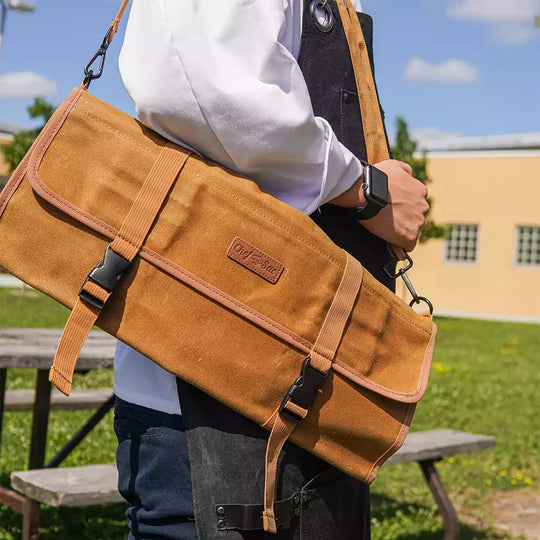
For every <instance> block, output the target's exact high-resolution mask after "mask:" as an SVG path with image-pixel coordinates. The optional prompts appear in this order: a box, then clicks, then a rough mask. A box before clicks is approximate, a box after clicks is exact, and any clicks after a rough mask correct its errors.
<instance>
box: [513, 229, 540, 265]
mask: <svg viewBox="0 0 540 540" xmlns="http://www.w3.org/2000/svg"><path fill="white" fill-rule="evenodd" d="M516 262H517V264H520V265H523V266H540V227H518V228H517V242H516Z"/></svg>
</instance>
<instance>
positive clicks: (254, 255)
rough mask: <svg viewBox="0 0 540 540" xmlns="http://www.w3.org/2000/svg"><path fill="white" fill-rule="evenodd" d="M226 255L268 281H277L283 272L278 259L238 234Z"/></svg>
mask: <svg viewBox="0 0 540 540" xmlns="http://www.w3.org/2000/svg"><path fill="white" fill-rule="evenodd" d="M227 255H228V256H229V257H230V258H231V259H233V260H234V261H236V262H237V263H240V264H241V265H242V266H245V267H246V268H248V269H249V270H251V271H252V272H255V273H256V274H258V275H259V276H261V277H262V278H263V279H266V281H269V282H270V283H277V281H278V279H279V278H280V277H281V274H283V268H284V267H283V265H282V264H281V263H280V262H279V261H276V259H273V258H272V257H270V256H269V255H267V254H266V253H265V252H264V251H261V250H260V249H257V248H256V247H255V246H252V245H251V244H250V243H249V242H246V241H245V240H242V238H239V237H238V236H236V237H235V239H234V240H233V241H232V243H231V245H230V247H229V249H228V250H227Z"/></svg>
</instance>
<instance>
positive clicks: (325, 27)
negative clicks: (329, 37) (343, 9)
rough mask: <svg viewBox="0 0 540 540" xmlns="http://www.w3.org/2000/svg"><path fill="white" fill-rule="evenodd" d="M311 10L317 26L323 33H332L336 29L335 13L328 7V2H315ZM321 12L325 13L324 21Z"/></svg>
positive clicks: (312, 3)
mask: <svg viewBox="0 0 540 540" xmlns="http://www.w3.org/2000/svg"><path fill="white" fill-rule="evenodd" d="M309 10H310V13H311V16H312V17H313V22H314V24H315V26H316V27H317V28H318V29H319V30H320V31H321V32H330V30H332V28H334V13H333V12H332V8H331V7H330V6H329V5H328V0H313V1H312V2H311V6H310V7H309ZM321 11H322V12H323V13H324V19H321V17H320V15H321V14H322V13H321Z"/></svg>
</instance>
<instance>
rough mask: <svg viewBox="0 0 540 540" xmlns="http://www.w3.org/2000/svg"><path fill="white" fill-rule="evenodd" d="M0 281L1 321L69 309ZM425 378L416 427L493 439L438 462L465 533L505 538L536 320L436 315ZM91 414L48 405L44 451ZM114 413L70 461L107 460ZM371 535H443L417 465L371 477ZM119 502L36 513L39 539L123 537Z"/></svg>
mask: <svg viewBox="0 0 540 540" xmlns="http://www.w3.org/2000/svg"><path fill="white" fill-rule="evenodd" d="M12 293H13V291H8V290H2V289H0V326H4V327H11V326H13V327H14V326H39V327H60V326H62V325H63V323H64V322H65V320H66V318H67V315H68V313H67V310H65V309H64V308H62V307H60V306H58V305H57V304H55V303H54V302H52V301H50V300H48V299H47V298H45V297H43V296H42V295H37V296H36V297H21V296H14V295H13V294H12ZM437 322H438V324H439V339H438V343H437V347H436V351H435V358H434V366H433V370H432V375H431V382H430V386H429V388H428V392H427V395H426V397H425V399H424V400H423V401H422V402H421V403H420V405H419V406H418V410H417V414H416V416H415V420H414V423H413V427H412V428H413V430H425V429H434V428H451V429H456V430H463V431H469V432H473V433H482V434H486V435H491V436H493V437H495V438H496V440H497V446H496V448H495V449H493V450H489V451H484V452H478V453H473V454H470V455H460V456H457V457H456V458H450V459H446V460H444V461H443V462H442V463H440V464H439V469H440V472H441V476H442V478H443V481H444V482H445V484H446V485H447V487H448V489H449V492H450V495H451V497H452V500H453V501H454V503H455V504H456V506H457V507H458V509H459V514H460V517H461V518H462V520H464V521H465V522H466V524H463V526H462V530H461V538H464V539H477V538H478V539H499V538H510V537H509V536H507V535H504V534H502V533H497V532H495V531H494V530H492V529H491V528H490V523H491V517H490V514H489V511H488V506H487V503H486V498H487V497H489V496H490V494H492V493H494V492H498V491H504V490H511V489H528V490H531V492H538V485H539V483H540V442H539V438H538V427H539V424H538V411H539V410H540V393H539V392H538V388H539V387H540V369H539V368H540V365H539V364H540V363H539V358H538V356H539V353H538V351H540V328H539V327H538V326H535V325H526V324H510V323H496V322H484V321H470V320H457V319H440V320H438V321H437ZM76 377H77V379H76V381H75V385H74V386H75V387H77V388H83V387H86V388H100V387H105V386H110V385H111V384H112V374H111V373H110V372H106V371H95V372H90V373H88V374H86V375H77V376H76ZM33 384H34V375H33V374H32V373H31V372H30V370H11V372H10V373H9V379H8V387H9V388H11V389H15V388H31V387H32V386H33ZM88 414H89V413H88V412H53V413H52V414H51V420H50V428H49V434H50V438H49V448H48V450H49V456H52V455H53V454H54V450H55V449H58V448H59V447H60V446H61V445H62V444H63V443H64V442H65V441H66V440H68V438H69V437H70V435H71V434H72V433H73V432H74V431H75V430H76V429H77V427H79V426H80V425H81V423H82V422H83V421H84V419H85V418H86V417H87V416H88ZM111 424H112V416H111V415H109V416H107V418H106V419H105V420H104V421H103V422H102V423H101V424H100V425H99V426H98V428H97V429H95V430H94V431H93V432H92V433H91V434H90V435H89V437H88V438H87V439H86V440H85V442H84V443H83V444H82V445H80V446H79V447H78V449H77V450H76V451H75V452H74V453H73V454H71V456H70V457H69V458H68V460H67V461H66V463H65V464H66V465H80V464H88V463H103V462H112V461H113V460H114V451H115V437H114V434H113V431H112V425H111ZM29 436H30V414H29V413H7V414H6V417H5V426H4V438H3V443H2V455H1V459H0V471H2V473H3V474H2V475H1V476H0V482H1V483H3V484H4V485H7V484H8V482H9V478H8V472H9V471H12V470H18V469H23V468H25V467H26V462H27V459H28V455H27V448H28V445H29ZM372 493H373V504H372V520H373V539H374V540H395V539H403V540H404V539H411V540H412V539H419V540H420V539H422V540H435V539H440V538H442V521H441V519H440V518H439V517H438V515H437V512H436V508H435V505H434V503H433V500H432V498H431V496H430V494H429V492H428V490H427V487H426V484H425V482H424V480H423V477H422V474H421V472H420V469H419V468H418V467H417V466H416V465H415V464H403V465H393V466H391V467H387V468H385V467H383V468H382V471H381V473H380V474H379V477H378V478H377V479H376V481H375V482H374V485H373V490H372ZM123 511H124V508H123V507H122V505H119V506H113V507H104V508H93V509H80V510H69V509H68V510H66V509H63V510H58V509H52V508H46V509H44V510H43V512H42V514H43V516H42V521H41V524H42V527H41V537H42V538H43V539H44V540H49V539H51V540H52V539H53V538H54V539H58V540H63V539H65V540H67V539H73V538H97V539H103V540H105V539H114V540H120V539H123V538H125V536H126V534H125V526H124V521H123ZM17 538H20V517H19V516H18V515H17V514H15V513H13V512H10V511H8V510H6V509H5V508H3V507H0V539H1V540H14V539H17Z"/></svg>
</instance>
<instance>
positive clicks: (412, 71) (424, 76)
mask: <svg viewBox="0 0 540 540" xmlns="http://www.w3.org/2000/svg"><path fill="white" fill-rule="evenodd" d="M405 77H406V78H407V79H409V80H411V81H426V82H438V83H473V82H475V81H477V80H478V78H479V75H478V70H477V69H476V68H475V67H474V66H471V65H470V64H467V62H464V61H463V60H457V59H452V60H447V61H446V62H443V63H442V64H429V63H428V62H426V61H425V60H422V59H421V58H411V59H410V61H409V64H408V65H407V67H406V68H405Z"/></svg>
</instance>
